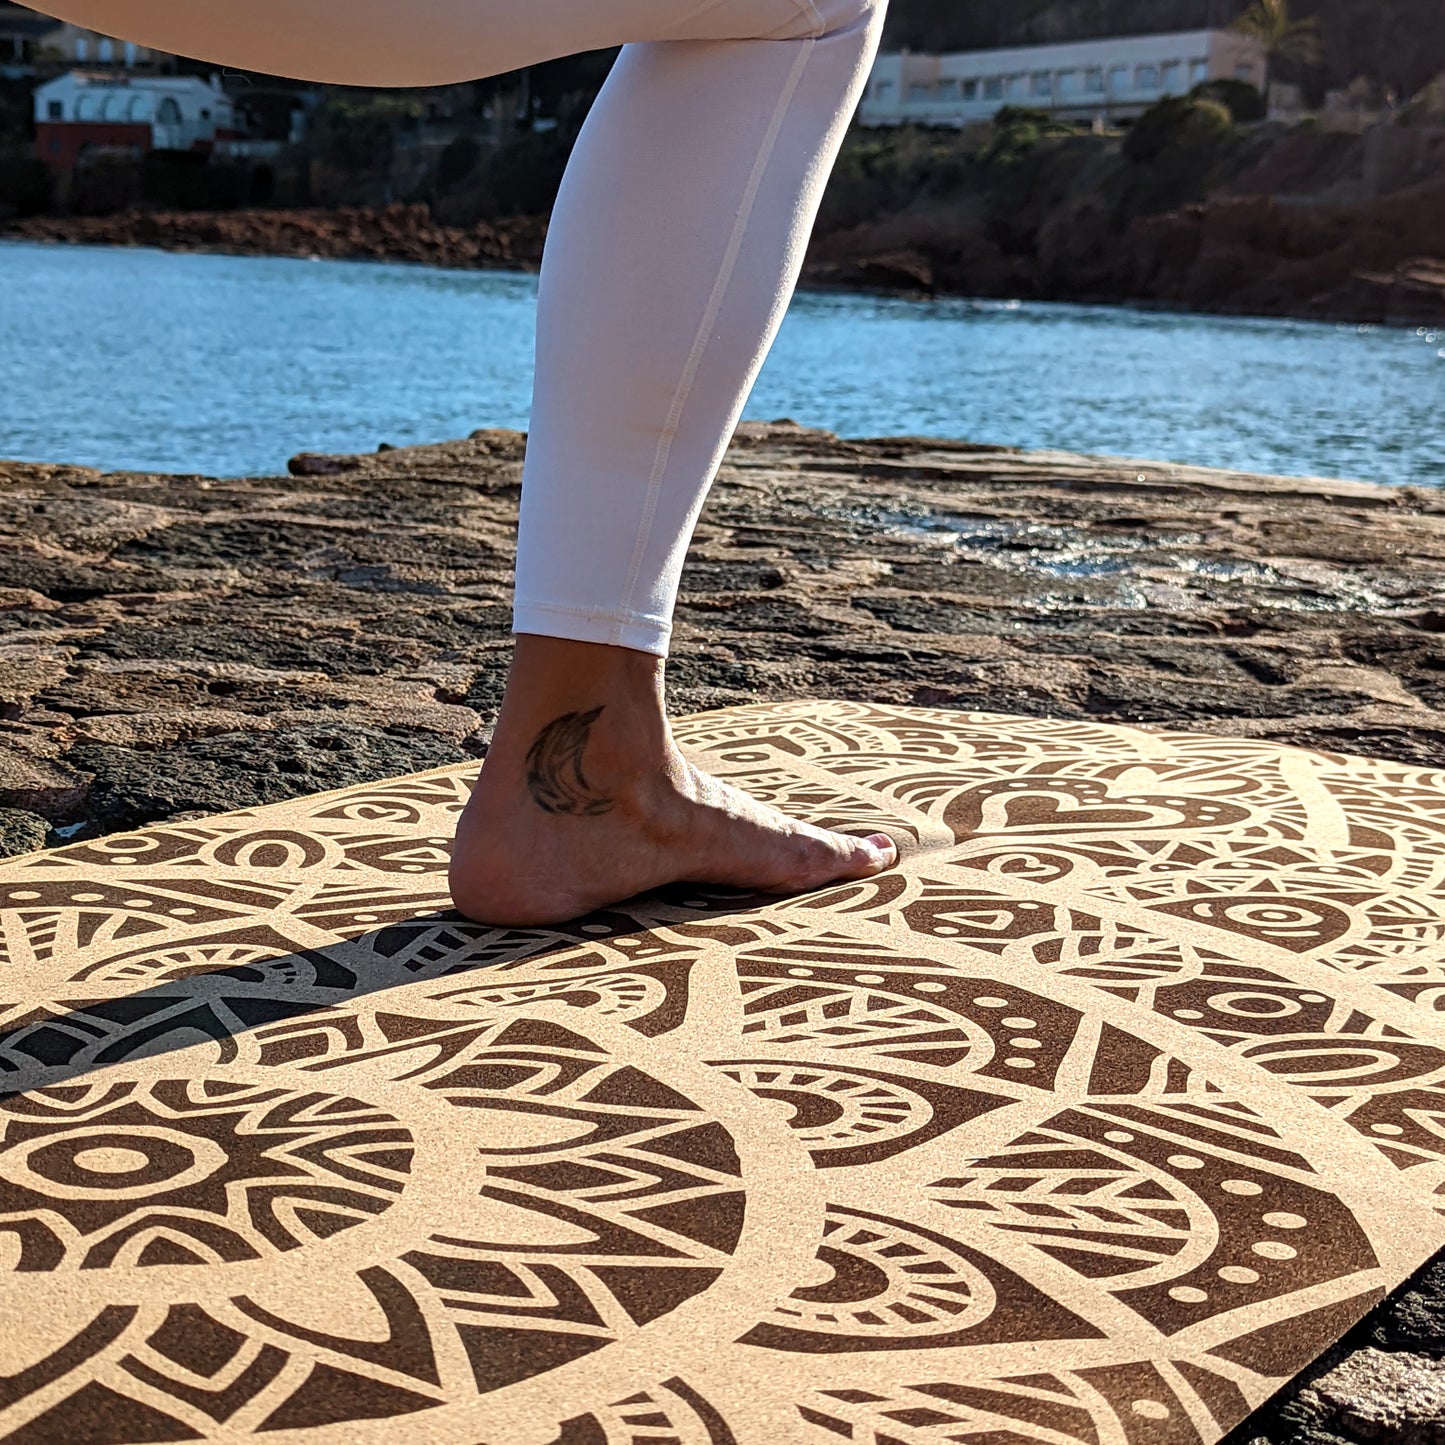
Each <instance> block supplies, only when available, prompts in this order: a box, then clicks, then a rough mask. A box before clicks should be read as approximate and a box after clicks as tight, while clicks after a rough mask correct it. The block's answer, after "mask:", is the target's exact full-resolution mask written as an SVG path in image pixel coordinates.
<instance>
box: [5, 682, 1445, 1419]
mask: <svg viewBox="0 0 1445 1445" xmlns="http://www.w3.org/2000/svg"><path fill="white" fill-rule="evenodd" d="M678 731H679V734H680V737H681V739H682V741H683V742H684V743H685V744H686V745H687V746H689V747H690V748H692V749H693V750H695V752H696V754H698V755H699V756H700V760H701V761H704V762H705V763H706V764H707V765H708V766H710V767H712V768H713V769H714V770H715V771H717V772H720V773H722V774H725V775H728V776H730V777H732V778H734V779H735V780H737V781H738V782H739V783H741V784H743V785H744V786H746V787H747V788H749V789H750V790H751V791H752V792H754V793H755V794H757V795H759V796H761V797H763V798H765V799H767V800H769V801H771V802H773V803H775V804H777V805H778V806H780V807H782V808H784V809H786V810H788V811H789V812H792V813H794V814H797V815H800V816H805V817H808V818H812V819H815V820H818V821H820V822H826V823H829V824H832V825H836V826H840V827H843V828H846V829H850V830H858V831H869V830H872V829H875V828H884V829H886V830H888V831H889V832H891V833H893V834H894V835H895V836H896V837H897V838H898V839H899V840H900V841H901V842H902V843H903V844H904V845H905V847H906V850H907V853H908V856H907V858H906V859H905V862H904V864H903V866H902V867H901V868H900V870H899V871H897V872H895V873H891V874H888V875H886V876H883V877H880V878H878V879H875V880H872V881H870V882H868V883H866V884H855V885H847V886H841V887H835V888H833V889H830V890H828V891H825V892H822V893H818V894H814V895H811V896H807V897H800V898H794V899H790V900H786V901H777V900H767V899H757V898H751V899H748V898H744V899H739V898H738V897H736V896H725V895H723V894H721V893H717V892H712V893H709V892H705V891H696V890H692V889H678V890H674V891H671V892H669V893H667V894H666V895H664V896H661V897H653V898H648V899H645V900H641V901H637V902H634V903H632V904H629V905H626V906H622V907H619V908H618V909H616V910H614V911H611V912H607V913H602V914H599V915H596V916H593V917H591V918H588V919H586V920H583V921H580V922H578V923H576V924H575V925H572V926H569V927H565V928H559V929H549V930H540V929H539V930H526V931H502V930H488V929H486V928H482V927H479V926H476V925H472V924H468V923H465V922H463V921H461V920H460V919H459V918H458V916H457V915H456V914H454V913H452V912H450V911H449V910H448V904H447V898H446V895H445V892H444V864H445V850H446V840H447V838H448V836H449V834H450V830H451V826H452V822H453V818H454V815H455V813H456V812H457V811H458V809H459V808H460V806H461V803H462V801H463V799H464V797H465V795H466V791H467V785H468V779H469V776H470V770H469V769H468V768H465V767H463V768H455V769H447V770H442V771H439V772H432V773H427V774H424V775H420V776H417V777H411V778H402V779H398V780H396V781H394V782H389V783H381V784H376V785H374V786H367V787H361V788H356V789H353V790H351V791H347V792H341V793H334V794H330V795H327V796H324V797H318V798H309V799H304V800H301V801H298V802H294V803H289V804H285V805H282V806H279V807H274V808H264V809H259V810H256V811H253V812H248V813H237V814H232V815H229V816H227V817H221V818H214V819H208V820H204V821H200V822H177V823H173V824H169V825H166V826H163V827H157V828H154V829H150V830H148V831H146V832H142V833H136V834H128V835H125V836H121V837H110V838H106V839H103V840H101V841H99V842H93V843H85V844H80V845H74V846H70V847H66V848H63V849H60V850H58V851H55V852H51V853H45V854H40V855H35V856H32V857H28V858H22V859H18V860H14V861H12V862H9V863H7V864H4V865H0V927H3V975H0V976H3V979H4V992H3V997H4V999H5V1001H6V1014H5V1018H4V1020H3V1036H0V1073H3V1078H4V1081H5V1083H4V1086H3V1087H4V1089H5V1090H6V1092H5V1093H4V1095H3V1097H0V1271H3V1274H0V1319H3V1322H4V1328H3V1330H0V1376H3V1378H0V1405H3V1414H0V1440H3V1441H5V1442H12V1445H36V1442H44V1445H72V1442H82V1441H83V1442H89V1445H106V1442H146V1441H174V1440H208V1441H232V1442H234V1441H243V1440H245V1441H249V1440H252V1439H253V1438H256V1439H259V1440H264V1441H274V1442H276V1445H286V1442H292V1441H295V1442H302V1441H304V1442H307V1445H323V1442H342V1441H344V1442H348V1445H370V1442H388V1445H392V1442H399V1441H408V1442H409V1441H416V1442H427V1445H432V1442H438V1445H530V1442H536V1445H637V1442H651V1445H663V1442H685V1445H775V1442H792V1441H796V1442H799V1445H827V1442H830V1441H832V1442H836V1441H838V1440H844V1441H853V1442H865V1445H899V1442H902V1445H934V1442H944V1441H969V1442H979V1445H984V1442H986V1445H1007V1442H1015V1441H1046V1442H1054V1445H1076V1442H1077V1445H1146V1442H1147V1445H1156V1442H1157V1445H1175V1442H1178V1445H1187V1442H1201V1441H1202V1442H1213V1441H1216V1440H1217V1439H1218V1438H1219V1437H1220V1436H1221V1435H1222V1434H1223V1433H1224V1432H1225V1431H1226V1430H1227V1429H1229V1428H1230V1427H1231V1426H1233V1425H1234V1424H1235V1423H1236V1422H1237V1421H1239V1420H1241V1419H1242V1418H1243V1417H1244V1416H1245V1415H1246V1414H1247V1413H1248V1411H1249V1410H1250V1409H1251V1407H1252V1406H1254V1405H1256V1404H1258V1403H1259V1402H1260V1401H1262V1400H1263V1399H1264V1398H1266V1397H1267V1396H1268V1395H1269V1394H1270V1393H1272V1392H1273V1391H1274V1390H1275V1389H1276V1388H1277V1386H1278V1385H1279V1384H1280V1383H1281V1382H1282V1381H1283V1380H1285V1379H1286V1378H1287V1377H1289V1376H1290V1375H1292V1374H1293V1373H1295V1372H1296V1371H1298V1370H1299V1369H1300V1368H1301V1367H1303V1366H1305V1365H1307V1364H1308V1363H1309V1362H1310V1361H1311V1360H1312V1359H1313V1358H1314V1357H1315V1356H1316V1355H1317V1354H1318V1353H1319V1352H1320V1351H1321V1350H1322V1349H1323V1348H1324V1347H1325V1346H1326V1345H1327V1344H1329V1343H1330V1342H1331V1341H1332V1340H1334V1339H1335V1338H1336V1337H1338V1336H1339V1335H1340V1334H1341V1333H1342V1332H1343V1331H1344V1330H1346V1329H1347V1328H1348V1327H1349V1326H1350V1324H1351V1323H1353V1322H1354V1321H1355V1320H1356V1319H1357V1318H1358V1317H1359V1316H1360V1315H1361V1314H1362V1313H1363V1312H1364V1311H1365V1310H1366V1309H1367V1308H1368V1307H1369V1306H1370V1304H1371V1303H1372V1302H1373V1301H1375V1300H1376V1299H1377V1298H1379V1296H1380V1295H1381V1293H1382V1292H1383V1291H1385V1290H1387V1289H1388V1288H1390V1287H1391V1286H1393V1285H1395V1284H1397V1283H1398V1282H1399V1281H1400V1280H1402V1279H1403V1278H1404V1277H1405V1276H1406V1275H1407V1274H1408V1273H1409V1272H1410V1271H1411V1270H1412V1269H1413V1268H1415V1267H1416V1266H1418V1265H1419V1264H1420V1263H1421V1262H1422V1261H1424V1260H1425V1259H1426V1258H1427V1257H1428V1256H1429V1255H1430V1253H1431V1252H1432V1251H1434V1250H1435V1249H1436V1248H1437V1247H1439V1246H1441V1245H1442V1244H1445V1193H1442V1190H1445V922H1442V913H1445V776H1441V775H1439V774H1433V775H1432V774H1429V773H1425V772H1421V771H1419V770H1414V769H1411V768H1407V767H1402V766H1397V765H1396V764H1393V763H1386V762H1370V761H1365V760H1362V759H1357V758H1345V757H1335V756H1323V755H1317V754H1311V753H1306V752H1302V751H1296V750H1291V749H1285V748H1279V747H1276V746H1273V745H1270V744H1266V743H1258V742H1248V741H1237V740H1219V739H1211V738H1202V737H1191V736H1185V735H1179V734H1169V733H1153V732H1142V731H1133V730H1128V729H1123V728H1112V727H1103V726H1094V725H1090V724H1085V723H1072V722H1050V721H1040V720H1036V719H1018V718H1006V717H992V716H976V715H967V714H960V713H945V712H931V711H918V710H908V709H901V708H900V709H891V708H875V707H866V706H859V705H852V704H825V703H817V704H786V705H777V706H758V707H752V708H742V709H735V710H731V711H727V712H721V713H713V714H708V715H704V716H700V717H695V718H691V719H688V720H685V721H684V722H682V723H681V724H679V725H678Z"/></svg>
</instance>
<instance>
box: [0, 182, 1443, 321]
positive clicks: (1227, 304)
mask: <svg viewBox="0 0 1445 1445" xmlns="http://www.w3.org/2000/svg"><path fill="white" fill-rule="evenodd" d="M1442 198H1445V191H1440V192H1439V194H1438V195H1437V194H1434V193H1431V195H1430V196H1428V197H1423V196H1422V197H1420V198H1415V199H1411V200H1408V201H1406V202H1400V201H1396V200H1394V199H1391V200H1389V201H1386V202H1382V203H1380V204H1379V205H1378V206H1376V207H1374V208H1373V209H1371V211H1370V213H1369V214H1368V215H1364V214H1362V213H1360V212H1359V209H1358V208H1354V209H1351V208H1344V207H1336V208H1334V209H1333V210H1321V209H1319V208H1310V207H1303V206H1283V205H1280V204H1279V203H1277V202H1275V201H1273V200H1271V199H1269V198H1267V197H1230V198H1226V199H1222V200H1219V201H1216V202H1211V203H1209V204H1201V205H1196V206H1189V207H1186V208H1184V209H1182V210H1179V211H1174V212H1170V213H1168V214H1165V215H1159V216H1151V217H1148V218H1144V219H1140V220H1137V221H1135V222H1134V223H1133V225H1132V226H1130V227H1129V229H1128V230H1127V232H1126V233H1125V234H1124V235H1121V236H1118V237H1116V238H1114V240H1113V241H1112V242H1108V243H1107V244H1106V243H1105V242H1104V241H1103V240H1102V239H1101V238H1100V237H1098V236H1095V235H1094V234H1093V233H1092V232H1091V231H1090V230H1089V228H1088V227H1087V226H1085V225H1084V224H1083V220H1080V224H1079V225H1078V226H1064V225H1056V226H1054V227H1053V228H1052V229H1051V230H1050V232H1049V237H1050V241H1049V245H1048V246H1046V247H1043V248H1042V249H1041V250H1039V251H1038V253H1037V254H1027V255H1021V256H1020V255H1011V254H1006V253H1005V252H1003V251H1002V250H1000V249H999V247H998V245H997V244H996V242H995V240H994V239H993V238H991V236H990V234H989V230H988V228H987V227H984V226H980V225H961V224H959V223H958V222H956V221H954V220H947V219H944V220H940V219H939V218H937V217H933V216H930V215H929V214H928V213H927V212H926V211H921V212H920V213H918V214H917V215H910V216H904V217H894V218H890V219H888V220H885V221H883V222H881V223H878V224H871V225H865V226H860V227H857V228H855V229H852V230H845V231H841V232H831V233H829V232H820V234H819V235H818V236H817V238H816V239H815V241H814V244H813V246H812V248H811V249H810V252H809V256H808V261H807V264H806V265H805V267H804V270H803V277H802V283H803V285H804V286H808V287H812V288H815V289H831V290H849V291H869V292H882V293H889V294H893V295H902V296H909V297H915V298H928V297H935V296H987V297H995V298H999V297H1004V298H1015V297H1021V298H1029V299H1036V300H1054V301H1086V302H1103V303H1108V304H1119V303H1135V304H1139V305H1146V306H1154V307H1160V308H1166V309H1172V310H1180V311H1202V312H1213V313H1218V314H1226V315H1257V316H1284V317H1298V318H1303V319H1313V320H1321V321H1339V322H1351V321H1353V322H1367V323H1378V324H1386V325H1408V326H1415V325H1426V326H1436V325H1445V258H1441V257H1438V256H1431V255H1421V254H1418V252H1419V246H1418V245H1416V244H1415V241H1414V239H1412V233H1413V232H1418V231H1421V230H1422V228H1425V227H1426V226H1427V223H1428V224H1430V225H1437V224H1440V220H1439V218H1445V210H1442V208H1441V207H1442ZM1377 213H1378V214H1377ZM1084 219H1087V218H1084ZM1436 234H1438V232H1437V233H1436ZM546 235H547V218H546V217H544V216H521V217H514V218H511V219H508V220H503V221H498V222H495V223H491V224H488V223H485V222H483V223H479V224H477V225H475V226H467V227H459V226H448V225H444V224H442V223H441V222H439V221H437V220H435V219H434V218H433V216H432V213H431V211H430V209H429V208H428V207H427V206H426V205H425V204H422V203H411V204H403V203H397V204H394V205H391V206H386V207H381V208H372V207H365V206H345V207H339V208H337V209H330V210H328V209H309V210H238V211H126V212H121V213H117V214H115V215H109V216H35V217H29V218H27V219H25V220H10V221H0V238H8V239H12V240H30V241H49V242H61V243H67V244H72V245H106V246H155V247H159V248H161V249H164V250H168V251H181V252H195V251H201V252H218V253H222V254H225V255H237V256H296V257H312V256H317V257H322V258H325V259H329V260H369V261H390V262H407V263H412V264H418V265H426V266H439V267H446V268H454V269H463V270H476V269H508V270H526V271H530V270H536V268H537V267H538V266H539V265H540V264H541V259H542V245H543V242H544V241H545V240H546ZM1391 238H1393V239H1391ZM1407 243H1408V244H1407ZM1402 246H1403V247H1404V252H1403V253H1401V247H1402ZM1397 253H1399V254H1397Z"/></svg>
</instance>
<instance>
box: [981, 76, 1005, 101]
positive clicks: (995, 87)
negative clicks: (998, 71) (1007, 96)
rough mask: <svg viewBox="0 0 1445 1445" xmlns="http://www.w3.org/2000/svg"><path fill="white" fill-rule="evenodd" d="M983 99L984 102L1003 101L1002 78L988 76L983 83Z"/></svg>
mask: <svg viewBox="0 0 1445 1445" xmlns="http://www.w3.org/2000/svg"><path fill="white" fill-rule="evenodd" d="M983 98H984V99H985V100H1002V99H1003V77H1002V76H1001V75H990V76H989V78H988V79H987V80H985V81H984V83H983Z"/></svg>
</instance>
